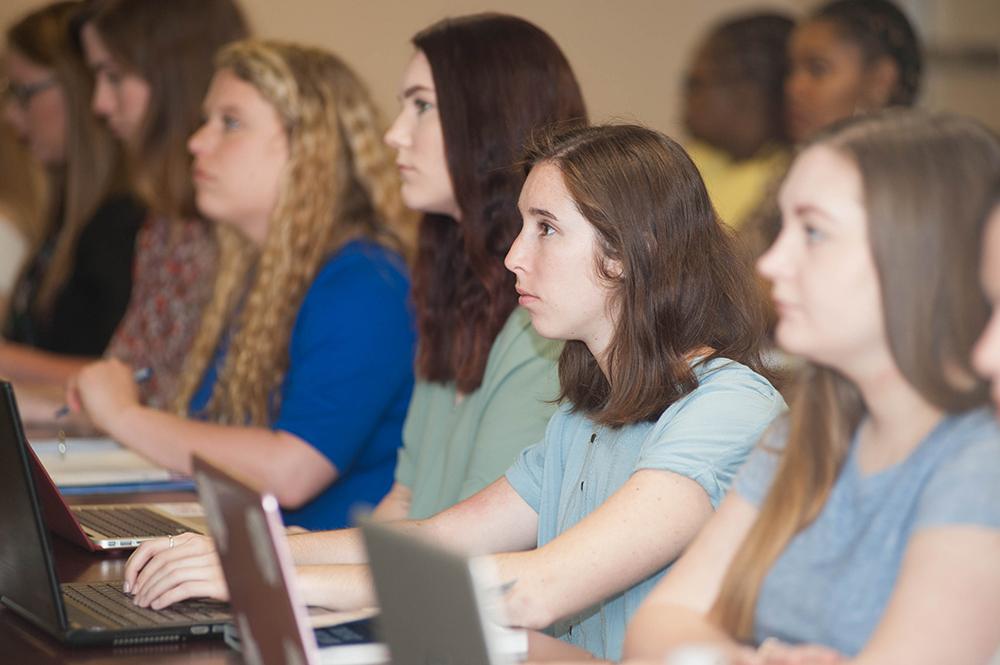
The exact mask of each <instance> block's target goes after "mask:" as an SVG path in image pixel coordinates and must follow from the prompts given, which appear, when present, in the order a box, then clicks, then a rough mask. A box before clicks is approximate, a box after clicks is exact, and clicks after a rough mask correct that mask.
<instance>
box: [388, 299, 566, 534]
mask: <svg viewBox="0 0 1000 665" xmlns="http://www.w3.org/2000/svg"><path fill="white" fill-rule="evenodd" d="M561 351H562V342H559V341H552V340H547V339H544V338H542V337H540V336H539V335H538V334H537V333H536V332H535V330H534V328H532V327H531V318H530V316H529V315H528V313H527V312H526V311H525V310H523V309H521V308H520V307H519V308H517V309H515V310H514V311H513V312H511V314H510V316H509V317H508V319H507V323H505V324H504V327H503V328H502V329H501V330H500V334H499V335H497V338H496V339H495V340H494V342H493V347H492V348H491V349H490V355H489V358H488V360H487V362H486V372H485V373H484V375H483V382H482V384H481V385H480V386H479V388H478V389H477V390H476V391H474V392H472V393H469V394H468V395H466V396H465V398H464V399H463V400H462V401H461V402H460V403H458V404H456V403H455V395H456V391H455V384H454V383H447V384H442V383H429V382H427V381H417V384H416V386H415V387H414V389H413V397H412V398H411V400H410V408H409V411H408V412H407V414H406V422H405V423H404V425H403V447H402V448H401V449H400V451H399V459H398V462H397V464H396V481H397V482H399V483H400V484H402V485H405V486H406V487H408V488H409V489H410V491H411V492H412V493H413V498H412V502H411V504H410V517H411V518H414V519H422V518H425V517H429V516H431V515H433V514H435V513H438V512H440V511H442V510H444V509H445V508H448V507H450V506H452V505H454V504H455V503H458V502H459V501H461V500H462V499H465V498H467V497H469V496H471V495H473V494H475V493H476V492H478V491H479V490H481V489H483V488H484V487H486V486H487V485H489V484H490V483H492V482H493V481H494V480H496V479H497V478H499V477H501V476H502V475H503V474H504V472H505V471H506V470H507V468H508V467H509V466H510V465H511V464H512V463H513V462H514V460H515V459H516V458H517V456H518V453H520V452H521V450H523V449H524V448H527V447H528V446H530V445H532V444H534V443H537V442H539V441H541V439H542V436H543V435H544V433H545V425H546V423H547V422H548V420H549V418H550V417H551V416H552V414H553V413H554V412H555V408H556V405H555V404H552V403H551V402H550V400H552V399H554V398H555V397H556V395H558V393H559V377H558V372H557V365H556V363H557V360H558V358H559V353H560V352H561Z"/></svg>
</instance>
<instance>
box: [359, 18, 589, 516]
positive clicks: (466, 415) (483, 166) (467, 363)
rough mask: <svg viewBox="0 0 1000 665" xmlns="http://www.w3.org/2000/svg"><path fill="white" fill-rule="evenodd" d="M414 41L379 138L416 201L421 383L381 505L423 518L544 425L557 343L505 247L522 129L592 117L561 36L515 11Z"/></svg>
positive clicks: (502, 463) (409, 199) (442, 26)
mask: <svg viewBox="0 0 1000 665" xmlns="http://www.w3.org/2000/svg"><path fill="white" fill-rule="evenodd" d="M413 44H414V46H415V47H416V49H417V50H416V53H415V54H414V55H413V58H412V59H411V61H410V63H409V65H408V66H407V68H406V71H405V73H404V75H403V82H402V85H401V88H400V102H401V105H402V108H401V110H400V113H399V116H398V117H397V118H396V120H395V122H394V123H393V125H392V127H391V128H390V129H389V131H388V133H387V134H386V141H387V142H388V143H389V145H390V146H392V147H393V148H396V150H397V151H398V157H397V164H398V166H399V169H400V174H401V176H402V180H403V189H402V193H403V199H404V201H405V202H406V204H407V205H408V206H409V207H410V208H412V209H414V210H417V211H420V212H422V213H424V219H423V221H422V223H421V225H420V230H419V236H418V249H417V258H416V265H415V267H414V271H413V281H414V284H413V301H414V305H415V307H416V315H417V327H418V336H419V340H420V342H419V347H418V351H417V367H416V369H417V377H418V383H417V386H416V388H415V390H414V394H413V400H412V402H411V405H410V411H409V415H408V416H407V422H406V429H405V431H404V435H403V439H404V446H403V449H402V450H401V451H400V455H399V462H398V465H397V468H396V483H395V484H394V486H393V488H392V491H391V492H390V493H389V496H387V497H386V499H385V500H384V501H383V502H382V503H381V504H380V505H379V507H378V509H377V510H376V515H377V516H378V517H379V518H385V519H389V518H402V517H417V518H420V517H427V516H430V515H433V514H434V513H437V512H439V511H441V510H443V509H445V508H447V507H449V506H451V505H452V504H454V503H456V502H457V501H459V500H460V499H464V498H466V497H468V496H470V495H472V494H474V493H475V492H477V491H479V490H480V489H482V488H483V487H485V486H486V485H488V484H489V483H491V482H493V481H494V480H496V479H497V478H499V477H500V476H501V475H502V474H503V472H504V470H505V469H506V468H507V467H508V466H509V465H510V463H511V462H512V461H513V460H514V458H515V456H516V455H517V453H518V452H520V450H521V449H522V448H523V447H524V446H525V445H526V444H527V443H528V442H531V441H536V440H538V439H539V438H540V437H541V435H542V432H543V431H544V428H545V423H546V421H547V420H548V419H549V416H550V415H551V414H552V411H553V409H554V405H553V404H551V403H550V401H549V400H552V399H553V398H554V397H555V396H556V393H557V392H558V386H557V379H556V371H555V361H556V358H557V357H558V355H559V350H560V344H558V343H557V342H550V341H546V340H543V339H541V338H540V337H538V335H536V334H535V333H534V331H533V330H532V329H531V324H530V322H529V320H528V316H527V313H526V312H525V311H524V310H522V309H518V308H517V294H516V293H515V292H514V280H513V279H512V276H511V275H510V273H508V272H507V271H506V270H505V269H504V266H503V257H504V255H505V254H506V253H507V250H508V249H510V244H511V242H513V240H514V236H516V235H517V229H518V226H519V225H520V217H519V216H518V214H517V196H518V193H519V192H520V191H521V185H522V184H523V183H524V177H525V172H524V167H523V165H521V164H520V153H521V150H522V147H523V146H524V144H525V142H526V140H527V139H528V137H529V136H530V135H531V134H532V132H534V131H535V130H537V129H539V128H541V127H544V126H548V125H553V124H559V123H571V122H585V121H586V110H585V108H584V103H583V97H582V95H581V93H580V88H579V85H578V84H577V81H576V78H575V77H574V75H573V71H572V69H570V66H569V63H568V62H567V60H566V58H565V56H564V55H563V53H562V51H561V50H560V49H559V46H558V45H557V44H556V43H555V42H554V41H553V40H552V38H551V37H550V36H549V35H548V34H546V33H545V32H544V31H543V30H541V29H540V28H538V27H537V26H535V25H532V24H531V23H529V22H527V21H525V20H523V19H520V18H516V17H513V16H503V15H498V14H482V15H474V16H466V17H462V18H455V19H446V20H444V21H441V22H439V23H435V24H434V25H432V26H430V27H429V28H427V29H426V30H423V31H421V32H420V33H418V34H417V35H416V36H415V37H414V38H413Z"/></svg>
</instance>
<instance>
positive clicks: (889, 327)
mask: <svg viewBox="0 0 1000 665" xmlns="http://www.w3.org/2000/svg"><path fill="white" fill-rule="evenodd" d="M998 176H1000V143H998V141H997V140H996V138H995V137H994V136H993V135H991V134H990V133H989V132H988V131H987V130H985V129H984V128H982V127H981V126H979V125H978V124H976V123H974V122H972V121H968V120H963V119H960V118H956V117H950V116H931V115H927V114H924V113H919V112H913V111H894V112H886V113H883V114H879V115H876V116H873V117H869V118H865V119H861V120H858V121H855V122H853V123H851V124H849V125H846V126H843V127H841V128H839V129H837V130H834V131H833V132H831V133H829V134H826V135H825V136H823V137H820V138H819V139H818V140H816V141H815V142H813V143H812V144H811V145H809V146H807V147H806V148H805V150H804V151H803V152H802V153H801V154H800V156H799V157H798V158H797V159H796V161H795V163H794V164H793V166H792V169H791V171H790V172H789V175H788V177H787V178H786V180H785V182H784V184H783V186H782V190H781V195H780V203H781V209H782V215H783V228H782V231H781V234H780V235H779V237H778V239H777V240H776V241H775V244H774V245H773V246H772V247H771V249H770V250H769V251H768V252H767V253H766V254H765V255H764V256H763V257H762V258H761V260H760V262H759V264H758V267H759V269H760V272H761V273H762V274H763V275H764V276H765V277H767V278H768V279H769V280H771V282H772V284H773V286H772V294H773V296H774V300H775V304H776V306H777V311H778V314H779V321H778V326H777V329H776V336H777V341H778V343H779V344H780V345H781V346H782V347H783V348H784V349H785V350H786V351H789V352H791V353H794V354H798V355H801V356H804V357H805V358H806V359H807V360H808V361H809V364H808V366H807V367H806V369H805V370H804V371H803V374H802V377H801V383H800V385H799V387H798V389H797V393H796V394H797V400H796V401H795V402H794V403H793V405H792V410H791V412H790V413H789V415H788V417H787V418H783V419H781V420H780V421H779V422H778V424H777V425H776V426H774V427H772V428H771V430H770V432H769V434H768V435H766V436H765V438H764V439H763V441H762V444H761V446H759V447H758V449H757V450H756V451H755V452H754V453H752V454H751V456H750V458H749V460H748V461H747V463H746V465H745V466H744V467H743V469H742V470H741V471H740V474H739V475H738V477H737V479H736V482H735V484H734V488H735V492H732V493H730V495H729V496H728V497H727V498H726V499H725V500H724V501H723V503H722V506H721V507H720V509H719V511H718V513H717V514H716V515H715V516H714V517H713V519H712V520H710V522H709V523H708V525H707V526H706V527H705V529H704V530H703V531H702V532H701V534H700V535H699V536H698V538H697V539H696V540H695V542H694V543H693V544H692V546H691V547H690V548H689V549H688V550H687V551H686V553H685V555H684V556H683V557H682V559H681V560H680V561H678V562H677V563H676V564H675V565H674V567H673V570H672V571H671V572H670V574H668V575H667V577H666V578H665V579H664V581H663V583H662V584H660V585H659V586H658V587H657V588H656V589H655V590H654V591H653V592H652V593H651V594H650V596H649V597H648V598H647V600H646V602H645V604H644V605H643V607H642V608H640V609H639V611H638V612H637V613H636V615H635V617H634V620H633V621H632V623H631V624H630V626H629V631H628V635H627V638H626V643H625V655H626V656H627V657H643V658H649V657H661V656H662V655H663V653H664V652H666V651H670V650H671V649H672V648H674V647H677V646H680V645H682V644H685V643H691V642H699V643H706V642H707V643H711V644H713V645H715V646H716V647H717V648H718V649H719V650H720V651H722V652H724V653H725V655H727V656H728V657H729V659H730V662H732V663H793V662H794V663H828V662H839V661H841V660H842V659H845V658H848V657H851V658H853V657H855V656H857V657H859V659H858V662H862V661H863V662H865V663H908V664H910V665H913V664H919V663H927V664H928V665H930V664H932V663H933V664H937V663H970V664H972V663H982V662H985V661H986V659H987V658H988V657H989V656H990V655H991V654H992V653H993V652H994V651H995V650H996V648H997V646H998V643H1000V621H998V619H997V617H1000V565H998V563H997V562H1000V427H998V425H997V422H996V421H995V420H994V419H993V417H992V414H991V413H990V412H989V410H988V407H987V404H988V397H987V387H986V383H985V382H984V381H982V380H979V379H977V378H976V376H975V374H974V372H973V370H972V367H971V362H970V356H971V349H972V345H973V342H974V341H975V338H976V335H977V334H978V333H979V332H980V331H981V330H982V329H983V326H984V324H985V322H986V317H987V311H988V310H987V305H986V302H985V300H984V299H983V297H982V294H981V291H980V289H979V284H977V279H976V270H975V264H976V259H977V255H978V245H979V236H978V233H977V224H978V221H979V218H980V217H981V214H982V210H983V209H984V206H985V204H986V201H987V197H988V194H989V188H990V186H991V185H992V183H993V182H994V181H995V180H996V179H997V177H998Z"/></svg>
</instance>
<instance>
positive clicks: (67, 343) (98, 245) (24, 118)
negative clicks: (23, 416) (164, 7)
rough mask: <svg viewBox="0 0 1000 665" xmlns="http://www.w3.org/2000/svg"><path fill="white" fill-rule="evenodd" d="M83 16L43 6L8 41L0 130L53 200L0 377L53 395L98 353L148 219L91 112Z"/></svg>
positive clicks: (7, 338) (125, 293) (121, 303)
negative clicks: (24, 152) (52, 389)
mask: <svg viewBox="0 0 1000 665" xmlns="http://www.w3.org/2000/svg"><path fill="white" fill-rule="evenodd" d="M79 9H80V3H77V2H57V3H54V4H50V5H47V6H45V7H43V8H42V9H38V10H36V11H34V12H31V13H30V14H28V15H27V16H25V17H24V18H22V19H21V20H19V21H17V22H16V23H15V24H14V25H12V26H11V27H10V28H9V29H8V30H7V52H6V54H5V57H4V65H5V69H6V73H7V76H8V79H9V83H8V89H7V104H6V109H5V111H6V116H7V120H8V121H9V122H10V123H11V125H12V126H13V127H14V128H15V129H16V131H17V133H18V134H19V135H20V137H21V139H22V140H23V141H24V143H25V144H26V145H27V146H28V148H29V149H30V150H31V152H32V153H33V155H34V157H35V158H36V159H37V161H38V162H39V163H40V164H42V165H43V167H44V168H45V172H46V175H47V180H48V188H47V189H48V193H49V204H48V211H47V217H48V220H47V222H46V223H45V224H41V225H40V228H39V230H43V231H44V235H43V238H42V240H41V242H39V243H37V244H33V246H32V247H31V250H32V256H31V257H30V258H29V259H28V262H27V265H26V267H25V269H24V271H23V273H22V275H21V278H20V280H19V281H18V283H17V285H16V286H15V288H14V290H13V294H12V301H11V307H10V310H9V312H8V314H7V321H6V326H5V330H4V341H3V342H2V343H0V374H3V375H4V376H6V377H8V378H9V379H13V380H15V381H19V382H28V383H46V382H47V383H55V384H57V385H58V383H60V382H61V379H62V378H63V377H64V375H65V372H66V371H67V368H68V369H69V370H72V369H73V368H75V367H78V366H79V363H80V362H81V360H80V359H81V358H82V359H86V358H94V357H96V356H99V355H100V354H101V353H103V351H104V349H105V348H106V347H107V345H108V341H109V340H110V338H111V335H112V333H113V332H114V331H115V328H116V327H117V326H118V323H119V322H120V320H121V318H122V316H123V315H124V313H125V310H126V307H127V306H128V302H129V296H130V294H131V287H132V261H133V255H134V253H135V238H136V233H137V232H138V230H139V227H140V226H141V225H142V220H143V214H144V212H143V209H142V207H141V206H140V205H139V203H138V202H137V201H136V200H135V198H134V197H132V196H131V195H130V194H129V192H128V187H127V185H126V182H125V177H124V169H123V168H122V159H121V158H122V155H121V151H120V147H119V146H118V145H117V144H116V142H115V140H114V137H113V136H111V134H110V133H109V132H108V130H107V128H105V127H104V126H103V125H102V124H101V122H100V121H99V120H98V119H97V118H95V117H94V116H93V114H92V113H91V112H90V99H91V95H92V92H93V88H94V81H93V77H92V76H91V74H90V72H89V71H88V70H87V64H86V62H85V61H84V58H83V54H82V53H81V52H80V50H79V47H78V44H76V42H75V40H74V36H73V30H72V26H73V21H74V19H75V17H76V15H77V13H78V11H79ZM25 171H27V172H28V173H30V172H31V171H30V169H25ZM62 356H67V357H68V358H67V359H66V360H65V361H63V359H62Z"/></svg>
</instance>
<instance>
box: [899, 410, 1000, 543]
mask: <svg viewBox="0 0 1000 665" xmlns="http://www.w3.org/2000/svg"><path fill="white" fill-rule="evenodd" d="M997 432H998V430H997V429H996V427H995V426H993V425H992V424H991V425H990V426H989V427H986V428H981V429H979V430H977V432H976V434H975V438H974V439H973V440H971V441H969V442H968V443H967V444H966V445H965V446H963V447H962V449H961V450H960V451H958V452H957V453H956V454H954V455H952V456H950V457H949V458H948V459H946V460H945V461H944V462H942V463H940V464H939V465H938V466H937V467H936V468H935V469H934V471H933V475H932V476H931V477H930V478H929V479H928V482H927V485H926V486H925V487H924V489H923V491H922V492H921V495H920V500H919V502H918V504H917V512H916V517H915V519H914V529H919V528H921V527H934V526H945V525H960V524H961V525H975V526H985V527H989V528H992V529H1000V436H998V434H997Z"/></svg>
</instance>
